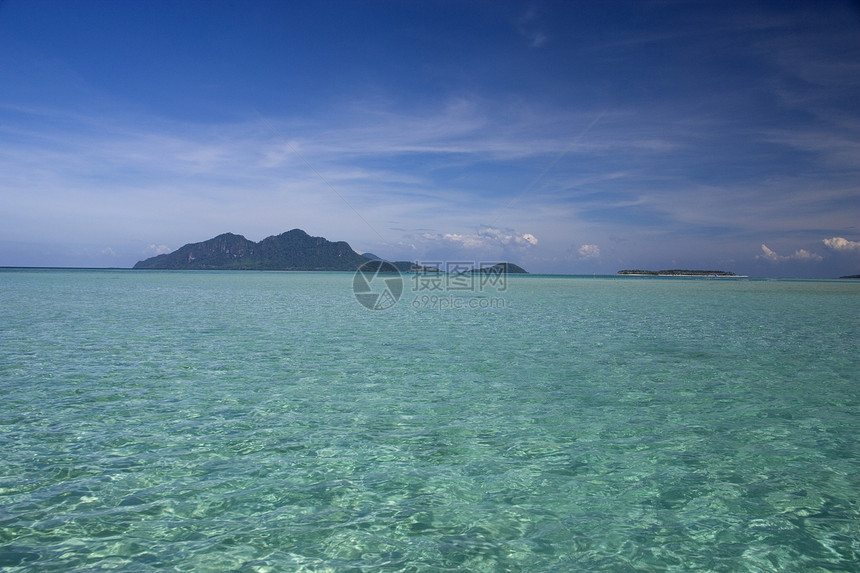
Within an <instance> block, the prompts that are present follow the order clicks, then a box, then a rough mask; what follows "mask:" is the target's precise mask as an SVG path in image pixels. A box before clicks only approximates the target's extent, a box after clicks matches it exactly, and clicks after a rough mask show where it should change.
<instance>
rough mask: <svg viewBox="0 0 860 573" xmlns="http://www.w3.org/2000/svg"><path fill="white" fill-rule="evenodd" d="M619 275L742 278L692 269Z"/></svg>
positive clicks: (637, 270) (729, 274) (732, 274)
mask: <svg viewBox="0 0 860 573" xmlns="http://www.w3.org/2000/svg"><path fill="white" fill-rule="evenodd" d="M618 274H619V275H642V276H651V277H740V276H742V275H736V274H735V273H730V272H728V271H700V270H690V269H669V270H664V271H643V270H639V269H628V270H622V271H618Z"/></svg>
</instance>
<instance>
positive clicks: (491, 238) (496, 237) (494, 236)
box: [422, 226, 538, 250]
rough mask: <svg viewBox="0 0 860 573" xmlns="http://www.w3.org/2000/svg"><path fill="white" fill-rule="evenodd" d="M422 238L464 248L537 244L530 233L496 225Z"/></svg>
mask: <svg viewBox="0 0 860 573" xmlns="http://www.w3.org/2000/svg"><path fill="white" fill-rule="evenodd" d="M422 237H423V238H424V239H427V240H430V241H440V240H441V241H445V242H449V243H454V244H456V245H458V246H460V247H462V248H466V249H492V248H498V247H503V248H508V249H510V248H514V249H518V250H520V249H528V248H531V247H533V246H535V245H537V244H538V239H537V237H535V236H534V235H532V234H531V233H520V232H518V231H515V230H513V229H499V228H496V227H489V226H487V227H481V228H479V229H478V230H477V231H476V232H474V233H444V234H441V235H440V234H434V233H424V234H423V235H422Z"/></svg>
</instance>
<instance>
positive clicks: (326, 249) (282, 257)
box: [133, 229, 527, 273]
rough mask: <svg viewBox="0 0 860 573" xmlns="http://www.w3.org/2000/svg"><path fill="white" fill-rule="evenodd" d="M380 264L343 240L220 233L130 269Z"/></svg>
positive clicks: (511, 268)
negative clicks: (256, 239)
mask: <svg viewBox="0 0 860 573" xmlns="http://www.w3.org/2000/svg"><path fill="white" fill-rule="evenodd" d="M373 260H382V259H380V257H377V256H376V255H372V254H370V253H366V254H363V255H362V254H359V253H357V252H356V251H354V250H353V249H352V247H350V246H349V244H348V243H347V242H346V241H329V240H327V239H325V238H323V237H312V236H310V235H308V234H307V233H306V232H304V231H302V230H301V229H293V230H292V231H287V232H286V233H281V234H280V235H272V236H271V237H266V238H265V239H263V240H262V241H260V242H258V243H256V242H254V241H251V240H248V239H246V238H245V237H243V236H242V235H235V234H233V233H224V234H221V235H218V236H217V237H213V238H211V239H209V240H207V241H203V242H200V243H189V244H187V245H185V246H183V247H180V248H178V249H176V250H175V251H173V252H171V253H167V254H162V255H157V256H155V257H150V258H148V259H145V260H142V261H138V262H137V263H136V264H135V265H134V267H133V268H135V269H159V270H243V271H244V270H256V271H354V270H356V269H357V268H358V267H360V266H361V265H363V264H365V263H367V262H369V261H373ZM390 264H392V265H393V266H394V267H395V268H396V269H397V270H398V271H400V272H418V271H420V272H442V271H441V269H438V268H435V267H428V266H419V265H415V263H413V262H411V261H394V262H391V263H390ZM467 272H487V273H498V272H505V273H526V272H527V271H526V270H525V269H523V268H522V267H519V266H517V265H515V264H513V263H498V264H495V265H492V266H490V267H483V268H479V269H472V270H470V271H467Z"/></svg>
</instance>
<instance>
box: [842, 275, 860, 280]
mask: <svg viewBox="0 0 860 573" xmlns="http://www.w3.org/2000/svg"><path fill="white" fill-rule="evenodd" d="M839 278H840V279H860V275H845V276H844V277H839Z"/></svg>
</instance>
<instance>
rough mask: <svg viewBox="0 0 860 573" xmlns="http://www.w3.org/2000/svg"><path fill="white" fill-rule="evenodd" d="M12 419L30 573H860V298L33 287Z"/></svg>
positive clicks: (563, 284) (8, 456) (772, 287)
mask: <svg viewBox="0 0 860 573" xmlns="http://www.w3.org/2000/svg"><path fill="white" fill-rule="evenodd" d="M449 278H450V280H449ZM398 281H400V282H399V283H398ZM373 294H377V295H378V296H377V297H373V296H369V295H373ZM0 396H2V400H0V570H2V571H4V572H9V573H11V572H21V571H28V572H29V571H34V572H35V571H38V572H40V573H41V572H54V571H56V572H61V571H62V572H67V571H102V570H110V571H128V572H148V571H178V572H181V571H189V572H190V571H194V572H198V571H203V572H206V571H236V572H279V571H313V572H324V571H338V572H339V571H344V572H367V571H405V572H416V573H417V572H447V571H470V572H501V571H507V572H517V571H522V572H544V571H546V572H550V571H552V572H568V571H613V572H615V571H621V572H638V571H643V572H644V571H678V572H688V571H709V572H710V571H716V572H722V571H724V572H736V571H741V572H785V571H798V572H800V571H802V572H808V571H820V572H825V571H826V572H833V571H860V282H858V281H854V282H852V281H848V280H844V281H840V280H761V279H745V278H737V279H727V278H664V277H614V276H613V277H600V276H598V277H592V276H588V277H564V276H517V275H507V276H501V275H494V276H489V275H486V276H485V275H478V276H475V275H459V276H456V277H448V276H447V275H446V276H444V277H443V276H412V275H402V276H401V275H395V274H389V275H386V276H384V277H383V276H382V275H369V276H364V277H359V276H358V275H355V274H353V273H343V272H316V273H302V272H250V271H244V272H243V271H235V272H233V271H220V272H209V271H187V272H186V271H132V270H56V269H55V270H50V269H48V270H36V269H18V270H12V269H7V270H3V271H0Z"/></svg>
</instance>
